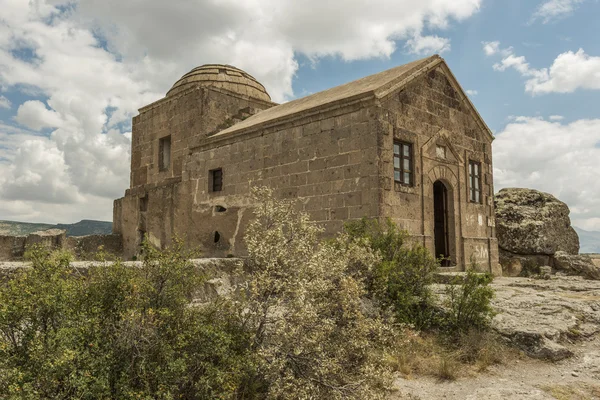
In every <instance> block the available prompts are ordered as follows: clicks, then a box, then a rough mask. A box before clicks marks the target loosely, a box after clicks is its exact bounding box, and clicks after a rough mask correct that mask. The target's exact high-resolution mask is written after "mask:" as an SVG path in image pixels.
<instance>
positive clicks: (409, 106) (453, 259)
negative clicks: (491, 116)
mask: <svg viewBox="0 0 600 400" xmlns="http://www.w3.org/2000/svg"><path fill="white" fill-rule="evenodd" d="M492 140H493V136H492V133H491V132H490V130H489V128H488V127H487V126H486V124H485V122H484V121H483V120H482V118H481V116H480V115H479V114H478V112H477V111H476V109H475V107H474V106H473V104H472V103H471V102H470V101H469V99H468V98H467V96H466V94H465V92H464V91H463V89H462V88H461V87H460V85H459V83H458V82H457V81H456V78H455V77H454V75H453V74H452V72H451V71H450V69H449V68H448V66H447V65H446V63H445V61H444V60H443V59H442V58H440V57H439V56H437V55H435V56H432V57H429V58H425V59H422V60H418V61H414V62H411V63H409V64H406V65H402V66H399V67H396V68H392V69H390V70H387V71H384V72H381V73H378V74H375V75H371V76H367V77H365V78H362V79H359V80H357V81H354V82H350V83H347V84H344V85H341V86H338V87H334V88H332V89H329V90H325V91H323V92H319V93H315V94H313V95H310V96H307V97H303V98H300V99H297V100H294V101H290V102H288V103H284V104H276V103H274V102H272V101H271V98H270V96H269V94H268V93H267V91H266V90H265V88H264V86H263V85H261V84H260V83H259V82H258V81H257V80H256V79H254V78H253V77H252V76H250V75H249V74H247V73H246V72H244V71H242V70H240V69H237V68H235V67H232V66H229V65H203V66H201V67H198V68H195V69H193V70H192V71H190V72H189V73H187V74H185V75H184V76H183V77H182V78H181V79H180V80H178V81H177V82H176V83H175V84H174V85H173V87H172V88H171V90H169V92H168V93H167V95H166V96H165V97H164V98H163V99H161V100H158V101H156V102H154V103H152V104H149V105H147V106H145V107H143V108H141V109H140V110H139V115H137V116H136V117H134V118H133V131H132V151H131V186H130V188H129V189H127V191H126V192H125V196H124V197H123V198H120V199H117V200H115V203H114V224H113V225H114V228H113V229H114V232H115V233H119V234H121V235H122V237H123V247H124V252H125V256H126V257H131V256H133V255H134V254H136V253H137V252H138V249H139V244H140V241H141V239H142V238H143V236H144V235H146V234H147V235H148V237H149V239H150V241H151V242H152V243H154V244H155V245H156V246H159V247H164V246H166V245H168V244H169V243H170V241H171V238H172V237H174V236H179V237H181V238H182V239H184V240H185V241H186V243H187V244H188V245H190V246H199V247H200V248H201V249H202V250H203V252H204V255H206V256H217V257H224V256H227V255H230V254H233V255H244V253H245V249H244V243H243V236H244V233H245V228H246V226H247V224H248V222H249V221H250V219H251V218H252V211H251V209H250V208H251V206H252V204H251V203H250V200H249V192H250V188H251V187H252V186H269V187H271V188H273V189H274V191H275V193H276V194H277V196H280V197H282V198H293V199H296V200H297V201H298V202H299V204H300V207H301V208H303V209H304V210H305V211H306V212H307V213H309V215H310V217H311V219H312V220H314V221H316V222H318V223H319V224H320V225H322V226H323V227H324V228H325V232H326V234H327V235H333V234H335V233H336V232H339V231H340V230H341V229H342V227H343V224H344V222H346V221H348V220H353V219H359V218H362V217H372V218H377V217H378V218H385V217H390V218H392V220H393V221H394V222H396V223H397V224H398V225H399V226H401V227H402V228H404V229H406V230H407V231H408V232H409V233H410V235H411V237H412V238H413V240H415V241H418V242H420V243H422V244H424V245H425V246H426V247H427V248H428V249H429V250H430V251H431V253H432V254H435V255H436V256H440V255H441V256H443V257H445V258H446V259H447V261H445V263H444V264H445V265H446V266H448V267H450V268H454V269H456V270H460V269H464V267H465V265H467V264H469V262H470V260H475V261H476V262H477V263H478V264H479V265H480V266H481V268H482V269H484V270H487V271H491V272H494V273H498V268H499V267H498V245H497V240H496V232H495V223H494V203H493V193H494V189H493V179H492V146H491V145H492Z"/></svg>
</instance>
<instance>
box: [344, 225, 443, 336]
mask: <svg viewBox="0 0 600 400" xmlns="http://www.w3.org/2000/svg"><path fill="white" fill-rule="evenodd" d="M346 232H347V233H348V235H349V237H350V238H352V239H354V240H363V243H366V245H367V246H368V247H369V248H370V249H372V251H374V252H376V253H377V254H379V255H380V256H381V259H380V261H379V262H378V263H377V264H376V265H375V266H374V268H373V269H372V272H371V273H370V275H369V278H368V289H369V293H370V295H371V296H373V297H375V298H376V299H377V300H379V301H380V302H381V304H382V305H383V306H384V307H391V308H392V309H393V310H394V313H395V315H396V319H397V320H398V321H399V322H402V323H408V324H413V325H415V326H416V327H417V328H418V329H424V328H430V327H432V326H435V325H436V323H437V322H436V321H437V315H438V312H437V309H436V307H435V305H434V296H433V293H432V291H431V288H430V285H431V284H432V283H433V280H434V275H435V272H436V271H437V270H438V267H439V264H438V263H437V261H436V260H435V259H434V258H433V257H432V256H431V254H430V253H429V251H428V250H427V249H426V248H424V247H423V246H421V245H418V244H415V245H413V246H409V245H408V244H407V243H406V241H407V237H408V234H407V233H406V232H405V231H402V230H400V229H399V228H398V227H397V226H396V225H395V224H394V223H393V222H392V221H391V220H390V219H387V220H386V221H385V223H381V222H379V221H378V220H376V219H366V218H363V219H361V220H359V221H355V222H350V223H348V224H346Z"/></svg>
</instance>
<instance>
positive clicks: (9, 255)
mask: <svg viewBox="0 0 600 400" xmlns="http://www.w3.org/2000/svg"><path fill="white" fill-rule="evenodd" d="M32 245H42V246H45V247H48V248H51V249H66V250H70V251H72V252H73V254H74V255H75V256H76V257H77V259H79V260H86V259H89V258H90V257H92V256H93V255H94V254H95V253H97V252H98V251H99V250H103V251H104V252H105V253H107V254H109V255H112V256H113V257H115V258H116V257H121V255H122V254H123V246H122V240H121V235H117V234H113V235H89V236H69V237H67V236H66V233H65V231H64V230H60V229H50V230H47V231H40V232H34V233H32V234H30V235H28V236H0V261H17V260H21V259H22V258H23V255H24V253H25V250H26V249H27V248H28V247H29V246H32Z"/></svg>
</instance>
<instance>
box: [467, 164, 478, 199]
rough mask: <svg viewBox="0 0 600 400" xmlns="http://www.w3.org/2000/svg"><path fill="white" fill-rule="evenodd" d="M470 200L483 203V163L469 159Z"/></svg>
mask: <svg viewBox="0 0 600 400" xmlns="http://www.w3.org/2000/svg"><path fill="white" fill-rule="evenodd" d="M469 200H470V201H471V202H472V203H481V163H479V162H477V161H471V160H469Z"/></svg>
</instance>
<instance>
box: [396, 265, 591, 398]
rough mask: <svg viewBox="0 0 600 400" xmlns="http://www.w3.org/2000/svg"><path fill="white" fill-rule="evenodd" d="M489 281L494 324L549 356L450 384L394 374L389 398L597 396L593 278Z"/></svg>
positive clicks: (513, 362)
mask: <svg viewBox="0 0 600 400" xmlns="http://www.w3.org/2000/svg"><path fill="white" fill-rule="evenodd" d="M493 286H494V288H495V289H496V298H495V300H494V306H495V307H496V309H497V310H498V311H499V314H498V315H497V316H496V318H495V319H494V328H495V329H496V330H497V331H498V332H499V333H500V334H502V335H503V336H504V337H506V338H507V339H509V340H510V341H512V342H513V344H514V345H515V346H517V347H520V348H521V349H522V350H523V351H525V352H527V353H528V354H529V355H530V356H533V357H541V358H543V357H549V358H553V359H555V361H554V362H552V361H542V360H538V359H534V358H530V357H528V356H524V355H523V356H522V357H514V358H511V359H510V361H508V362H506V364H504V365H497V366H492V367H490V368H489V369H488V371H487V372H483V373H479V374H473V376H470V377H459V378H458V379H457V380H455V381H450V382H448V381H440V380H436V378H432V377H414V378H412V379H404V378H398V379H397V380H396V382H395V386H396V388H397V389H398V393H397V394H395V395H394V396H393V397H392V398H393V399H406V398H408V399H421V400H429V399H461V400H462V399H490V400H496V399H515V400H518V399H559V400H563V399H564V400H566V399H569V400H593V399H598V400H600V334H599V332H600V281H589V280H583V279H582V278H578V277H560V276H555V277H553V278H552V279H551V280H536V279H528V278H500V279H497V280H495V281H494V284H493ZM570 354H572V356H570V357H569V355H570ZM565 357H566V358H565Z"/></svg>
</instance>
